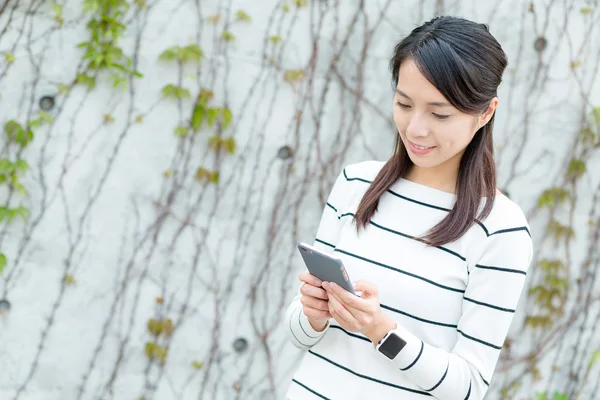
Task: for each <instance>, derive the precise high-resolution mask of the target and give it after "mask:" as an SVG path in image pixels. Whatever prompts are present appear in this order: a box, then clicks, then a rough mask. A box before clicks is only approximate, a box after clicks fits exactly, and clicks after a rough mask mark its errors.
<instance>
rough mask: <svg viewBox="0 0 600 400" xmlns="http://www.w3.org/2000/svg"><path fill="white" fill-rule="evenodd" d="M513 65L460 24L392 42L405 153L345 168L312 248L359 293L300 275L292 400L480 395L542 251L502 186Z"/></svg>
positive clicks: (292, 323) (429, 27) (475, 29)
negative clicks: (505, 83) (497, 153)
mask: <svg viewBox="0 0 600 400" xmlns="http://www.w3.org/2000/svg"><path fill="white" fill-rule="evenodd" d="M506 64H507V60H506V56H505V54H504V52H503V50H502V48H501V46H500V44H499V43H498V42H497V41H496V40H495V39H494V37H493V36H492V35H491V34H490V33H489V31H488V28H487V26H485V25H483V24H477V23H474V22H471V21H468V20H464V19H460V18H453V17H440V18H435V19H433V20H431V21H429V22H427V23H425V24H424V25H423V26H420V27H418V28H416V29H415V30H414V31H412V33H411V34H410V35H409V36H408V37H406V38H405V39H404V40H402V41H401V42H400V43H399V44H398V45H397V46H396V47H395V49H394V56H393V58H392V59H391V61H390V69H391V72H392V78H393V83H394V89H395V94H394V101H393V116H394V121H395V123H396V127H397V129H398V136H397V141H396V149H395V152H394V154H393V156H392V157H391V158H390V159H389V160H388V161H387V162H385V163H383V162H375V161H368V162H362V163H358V164H353V165H349V166H346V168H344V170H343V171H342V172H341V173H340V175H339V177H338V178H337V180H336V182H335V184H334V186H333V189H332V190H331V193H330V195H329V198H328V201H327V205H326V207H325V209H324V211H323V216H322V219H321V222H320V225H319V229H318V231H317V235H316V239H315V242H314V246H315V247H317V248H318V249H320V250H324V251H327V252H328V253H330V254H334V255H336V256H337V257H339V258H341V259H342V260H343V262H344V265H345V267H346V270H347V272H348V275H349V276H350V278H351V279H353V280H355V281H356V282H355V288H356V290H357V291H361V292H362V294H361V296H360V297H357V296H354V295H352V294H350V293H349V292H346V291H345V290H344V289H342V288H340V287H339V286H336V285H335V284H331V283H328V282H320V281H319V280H318V279H316V278H315V277H314V276H312V275H310V274H309V273H308V272H302V273H301V274H300V275H299V278H300V280H301V281H302V284H301V287H300V292H299V293H298V295H297V296H296V298H295V299H294V300H293V301H292V303H291V304H290V306H289V308H288V310H287V315H286V318H287V319H286V326H287V327H288V329H289V330H290V339H291V341H292V342H293V343H294V344H295V345H296V346H298V347H300V348H302V349H307V350H308V351H307V353H306V355H305V356H304V358H303V361H302V363H301V364H300V366H299V368H298V370H297V372H296V374H295V376H294V378H293V381H292V383H291V384H290V388H289V391H288V393H287V398H288V399H290V400H297V399H318V398H320V399H377V400H383V399H424V398H427V397H429V398H435V399H443V400H450V399H452V400H454V399H456V400H464V399H471V400H479V399H483V398H484V396H485V394H486V392H487V390H488V387H489V382H490V380H491V379H492V374H493V372H494V369H495V367H496V363H497V361H498V357H499V354H500V350H501V348H502V346H503V343H504V340H505V338H506V335H507V332H508V329H509V327H510V325H511V322H512V319H513V316H514V312H515V308H516V307H517V303H518V301H519V298H520V296H521V292H522V288H523V285H524V281H525V277H526V273H527V270H528V268H529V265H530V263H531V259H532V252H533V245H532V240H531V235H530V233H529V228H528V224H527V221H526V219H525V217H524V215H523V213H522V211H521V209H520V208H519V207H518V206H517V205H516V204H515V203H513V202H512V201H510V200H509V199H508V198H506V197H505V196H504V195H502V194H501V193H500V192H498V191H497V189H496V186H495V184H496V171H495V165H494V158H493V141H492V126H493V122H494V112H495V110H496V107H497V106H498V98H497V97H496V96H497V88H498V85H499V84H500V82H501V80H502V74H503V72H504V69H505V67H506Z"/></svg>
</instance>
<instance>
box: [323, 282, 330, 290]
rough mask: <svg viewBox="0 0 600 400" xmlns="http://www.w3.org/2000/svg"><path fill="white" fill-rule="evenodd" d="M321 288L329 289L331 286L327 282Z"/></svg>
mask: <svg viewBox="0 0 600 400" xmlns="http://www.w3.org/2000/svg"><path fill="white" fill-rule="evenodd" d="M321 286H323V289H329V284H328V283H327V282H323V283H322V285H321Z"/></svg>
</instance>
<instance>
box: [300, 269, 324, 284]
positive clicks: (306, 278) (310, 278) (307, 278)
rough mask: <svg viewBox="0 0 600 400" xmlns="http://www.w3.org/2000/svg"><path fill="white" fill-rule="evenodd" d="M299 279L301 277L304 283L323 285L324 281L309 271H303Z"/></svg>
mask: <svg viewBox="0 0 600 400" xmlns="http://www.w3.org/2000/svg"><path fill="white" fill-rule="evenodd" d="M298 279H300V280H301V281H302V282H304V283H308V284H309V285H312V286H317V287H319V286H321V284H322V282H321V280H320V279H319V278H317V277H316V276H314V275H311V273H310V272H308V271H302V272H300V273H299V274H298Z"/></svg>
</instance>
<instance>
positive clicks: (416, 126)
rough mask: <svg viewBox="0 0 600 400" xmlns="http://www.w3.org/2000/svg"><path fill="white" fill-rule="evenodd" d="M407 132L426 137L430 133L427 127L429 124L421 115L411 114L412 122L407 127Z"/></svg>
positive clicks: (410, 134)
mask: <svg viewBox="0 0 600 400" xmlns="http://www.w3.org/2000/svg"><path fill="white" fill-rule="evenodd" d="M406 134H407V135H408V136H411V137H424V136H427V135H428V134H429V130H428V128H427V124H426V123H425V121H424V118H422V117H421V116H419V115H416V113H415V114H414V115H412V116H411V119H410V122H409V124H408V126H407V128H406Z"/></svg>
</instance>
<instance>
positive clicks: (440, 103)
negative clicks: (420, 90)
mask: <svg viewBox="0 0 600 400" xmlns="http://www.w3.org/2000/svg"><path fill="white" fill-rule="evenodd" d="M396 93H398V94H399V95H400V96H402V97H405V98H407V99H408V100H410V99H411V98H410V97H408V95H407V94H406V93H404V92H403V91H402V90H400V89H396ZM427 105H430V106H436V107H449V106H450V103H447V102H445V101H431V102H429V103H427Z"/></svg>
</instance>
